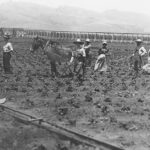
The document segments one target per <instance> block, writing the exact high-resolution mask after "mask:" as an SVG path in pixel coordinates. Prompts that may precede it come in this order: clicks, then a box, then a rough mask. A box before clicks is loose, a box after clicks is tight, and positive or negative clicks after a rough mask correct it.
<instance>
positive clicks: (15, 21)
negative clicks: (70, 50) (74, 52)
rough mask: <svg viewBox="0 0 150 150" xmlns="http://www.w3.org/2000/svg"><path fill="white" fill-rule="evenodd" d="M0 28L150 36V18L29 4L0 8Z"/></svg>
mask: <svg viewBox="0 0 150 150" xmlns="http://www.w3.org/2000/svg"><path fill="white" fill-rule="evenodd" d="M0 27H17V28H30V29H43V30H57V31H59V30H60V31H88V32H121V33H128V32H129V33H130V32H132V33H145V32H150V16H149V15H146V14H140V13H133V12H125V11H118V10H108V11H104V12H102V13H100V12H96V11H90V10H85V9H81V8H77V7H70V6H60V7H58V8H52V7H49V6H44V5H38V4H34V3H26V2H11V1H10V2H5V3H2V4H0Z"/></svg>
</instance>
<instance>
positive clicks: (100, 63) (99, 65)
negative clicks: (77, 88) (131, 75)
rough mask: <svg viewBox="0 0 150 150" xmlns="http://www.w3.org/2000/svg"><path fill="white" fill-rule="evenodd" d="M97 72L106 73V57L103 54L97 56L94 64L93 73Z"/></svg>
mask: <svg viewBox="0 0 150 150" xmlns="http://www.w3.org/2000/svg"><path fill="white" fill-rule="evenodd" d="M97 70H99V71H100V72H106V71H107V63H106V56H105V55H104V54H101V55H99V56H98V58H97V60H96V62H95V66H94V71H97Z"/></svg>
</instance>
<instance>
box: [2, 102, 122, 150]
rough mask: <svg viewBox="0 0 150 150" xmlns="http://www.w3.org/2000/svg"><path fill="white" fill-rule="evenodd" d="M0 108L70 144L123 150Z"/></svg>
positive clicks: (24, 114) (98, 149)
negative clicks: (68, 141)
mask: <svg viewBox="0 0 150 150" xmlns="http://www.w3.org/2000/svg"><path fill="white" fill-rule="evenodd" d="M0 108H1V110H2V111H4V112H5V113H7V114H8V115H10V116H12V117H13V118H15V119H16V120H17V121H19V122H21V123H23V124H27V125H34V126H36V127H39V128H42V129H45V130H47V131H49V132H51V133H55V134H57V135H58V136H59V137H61V138H63V139H66V140H70V141H71V142H75V143H77V144H83V145H87V146H89V147H93V148H94V149H97V150H123V149H122V148H119V147H117V146H114V145H112V144H109V143H106V142H103V141H99V140H97V139H95V138H93V137H91V136H88V135H85V134H82V133H79V132H78V131H75V130H71V129H68V128H66V127H63V126H60V125H57V124H54V123H50V122H47V121H45V120H44V119H42V118H37V117H35V116H32V115H29V114H26V113H24V112H22V111H20V110H15V109H14V108H10V107H8V106H6V105H4V104H0Z"/></svg>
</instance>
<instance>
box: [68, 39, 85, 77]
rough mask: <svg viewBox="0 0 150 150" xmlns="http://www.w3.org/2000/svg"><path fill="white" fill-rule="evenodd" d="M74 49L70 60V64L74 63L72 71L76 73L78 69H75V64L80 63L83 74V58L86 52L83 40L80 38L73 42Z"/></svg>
mask: <svg viewBox="0 0 150 150" xmlns="http://www.w3.org/2000/svg"><path fill="white" fill-rule="evenodd" d="M74 44H75V49H74V50H73V51H72V57H71V60H70V64H72V63H74V72H75V73H76V74H77V75H78V74H79V72H80V69H79V70H77V66H78V65H79V64H82V70H83V76H84V73H85V59H86V53H85V49H84V48H83V42H82V41H81V40H80V39H77V40H76V41H75V42H74Z"/></svg>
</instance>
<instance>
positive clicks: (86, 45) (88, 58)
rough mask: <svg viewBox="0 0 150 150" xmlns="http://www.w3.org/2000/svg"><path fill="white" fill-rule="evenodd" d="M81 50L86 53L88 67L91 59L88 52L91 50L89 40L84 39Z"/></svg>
mask: <svg viewBox="0 0 150 150" xmlns="http://www.w3.org/2000/svg"><path fill="white" fill-rule="evenodd" d="M83 48H84V49H85V53H86V65H88V66H90V64H91V58H90V50H91V42H90V39H86V41H85V43H84V45H83Z"/></svg>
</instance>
